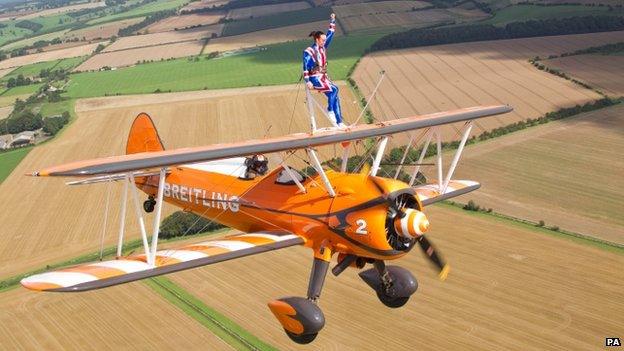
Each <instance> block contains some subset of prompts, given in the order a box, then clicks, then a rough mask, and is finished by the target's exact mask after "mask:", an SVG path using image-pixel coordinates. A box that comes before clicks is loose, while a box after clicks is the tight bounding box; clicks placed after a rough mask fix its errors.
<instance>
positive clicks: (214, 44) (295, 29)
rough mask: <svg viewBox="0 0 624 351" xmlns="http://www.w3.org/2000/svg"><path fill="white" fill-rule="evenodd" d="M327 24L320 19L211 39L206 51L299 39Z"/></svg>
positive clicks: (337, 33) (337, 32) (338, 32)
mask: <svg viewBox="0 0 624 351" xmlns="http://www.w3.org/2000/svg"><path fill="white" fill-rule="evenodd" d="M327 26H328V22H327V21H318V22H311V23H304V24H297V25H294V26H286V27H280V28H274V29H267V30H260V31H257V32H251V33H246V34H240V35H234V36H229V37H221V38H216V39H211V40H210V41H209V42H208V45H206V48H205V49H204V53H209V52H214V51H219V52H224V51H231V50H238V49H243V48H253V47H256V46H264V45H268V44H274V43H282V42H287V41H293V40H297V41H299V40H301V39H303V38H306V37H307V36H308V34H310V32H311V31H312V30H315V29H319V30H324V31H325V30H327ZM340 34H342V31H341V30H340V28H338V27H336V35H340ZM332 49H333V47H332ZM332 51H333V50H332ZM332 54H333V52H332Z"/></svg>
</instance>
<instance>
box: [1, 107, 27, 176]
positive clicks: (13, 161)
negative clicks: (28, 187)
mask: <svg viewBox="0 0 624 351" xmlns="http://www.w3.org/2000/svg"><path fill="white" fill-rule="evenodd" d="M12 108H13V107H12V106H11V109H12ZM0 110H1V109H0ZM10 112H11V111H9V113H10ZM5 117H6V116H5ZM5 117H2V116H0V119H3V118H5ZM31 150H32V148H30V147H25V148H21V149H17V150H12V151H6V152H1V153H0V166H1V167H0V183H2V182H3V181H4V180H5V179H6V178H7V177H8V176H9V174H11V172H12V171H13V169H14V168H15V167H16V166H17V165H18V164H19V163H20V162H21V161H22V159H23V158H24V157H26V155H28V153H29V152H30V151H31Z"/></svg>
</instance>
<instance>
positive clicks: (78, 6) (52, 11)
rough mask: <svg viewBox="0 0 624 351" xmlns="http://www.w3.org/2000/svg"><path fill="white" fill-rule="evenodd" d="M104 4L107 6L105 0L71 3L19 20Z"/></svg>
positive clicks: (22, 17)
mask: <svg viewBox="0 0 624 351" xmlns="http://www.w3.org/2000/svg"><path fill="white" fill-rule="evenodd" d="M103 6H106V4H105V3H104V1H101V2H85V3H82V4H77V5H69V6H63V7H57V8H53V9H46V10H42V11H37V12H34V13H31V14H28V15H24V16H21V17H18V20H24V19H33V18H37V17H46V16H51V15H58V14H62V13H68V12H74V11H78V10H84V9H91V8H96V7H103Z"/></svg>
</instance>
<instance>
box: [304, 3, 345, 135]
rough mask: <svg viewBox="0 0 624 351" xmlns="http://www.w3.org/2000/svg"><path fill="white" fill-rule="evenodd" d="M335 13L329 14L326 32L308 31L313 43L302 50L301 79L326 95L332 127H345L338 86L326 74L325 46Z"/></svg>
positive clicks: (329, 38)
mask: <svg viewBox="0 0 624 351" xmlns="http://www.w3.org/2000/svg"><path fill="white" fill-rule="evenodd" d="M335 28H336V15H335V14H333V13H332V14H331V19H330V21H329V30H327V34H325V33H323V32H321V31H318V30H317V31H314V32H312V33H310V37H312V38H313V39H314V44H312V45H310V46H309V47H308V48H306V49H305V50H304V51H303V79H304V80H305V82H306V85H307V87H308V89H310V90H312V89H314V90H316V91H318V92H320V93H324V94H325V95H326V96H327V114H328V116H329V119H330V121H331V122H332V124H333V125H334V127H338V128H341V129H343V128H346V125H345V124H344V123H343V120H342V113H341V111H340V98H339V97H338V87H337V86H336V85H335V84H334V83H332V81H331V80H330V79H329V76H328V75H327V48H328V47H329V44H330V43H331V41H332V38H333V37H334V30H335Z"/></svg>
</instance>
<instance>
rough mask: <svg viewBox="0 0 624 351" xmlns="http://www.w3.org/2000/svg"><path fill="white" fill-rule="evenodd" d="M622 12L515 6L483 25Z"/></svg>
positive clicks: (619, 11) (499, 12) (603, 7)
mask: <svg viewBox="0 0 624 351" xmlns="http://www.w3.org/2000/svg"><path fill="white" fill-rule="evenodd" d="M621 14H624V11H623V10H621V9H620V10H618V9H614V10H612V11H610V10H609V8H608V7H606V6H581V5H562V6H538V5H515V6H510V7H507V8H504V9H502V10H499V11H497V12H496V15H495V16H494V17H492V18H491V19H489V20H486V21H484V22H483V23H484V24H494V25H505V24H507V23H509V22H518V21H520V22H521V21H528V20H541V19H547V18H566V17H575V16H590V15H621Z"/></svg>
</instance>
